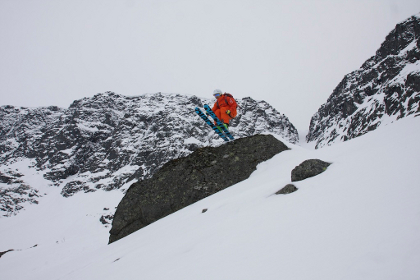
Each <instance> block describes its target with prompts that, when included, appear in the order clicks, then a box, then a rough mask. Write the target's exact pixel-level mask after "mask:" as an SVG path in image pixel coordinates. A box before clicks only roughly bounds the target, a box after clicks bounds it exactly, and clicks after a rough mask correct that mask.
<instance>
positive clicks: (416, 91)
mask: <svg viewBox="0 0 420 280" xmlns="http://www.w3.org/2000/svg"><path fill="white" fill-rule="evenodd" d="M419 38H420V14H417V15H415V16H413V17H411V18H409V19H407V20H406V21H404V22H402V23H400V24H398V25H397V26H396V27H395V29H394V30H392V31H391V32H390V33H389V35H388V36H387V37H386V39H385V41H384V42H383V43H382V45H381V47H380V48H379V49H378V51H377V52H376V55H375V56H373V57H371V58H370V59H368V60H367V61H366V62H365V63H364V64H363V65H362V67H361V68H360V69H358V70H356V71H354V72H352V73H350V74H348V75H346V76H345V77H344V79H343V80H342V81H341V82H340V84H339V85H338V86H337V87H336V88H335V89H334V91H333V93H332V94H331V96H330V97H329V98H328V100H327V102H326V103H325V104H323V105H322V106H321V107H320V108H319V110H318V112H317V113H316V114H315V115H314V116H313V117H312V119H311V122H310V127H309V133H308V135H307V137H306V139H307V141H308V142H310V141H316V147H317V148H319V147H323V146H325V145H330V144H332V143H334V142H337V141H346V140H349V139H352V138H355V137H357V136H360V135H363V134H365V133H367V132H368V131H371V130H374V129H376V128H377V127H378V126H380V125H381V124H384V123H389V122H392V121H395V120H398V119H400V118H403V117H406V116H409V115H412V114H416V115H418V114H419V113H420V105H419V104H420V39H419Z"/></svg>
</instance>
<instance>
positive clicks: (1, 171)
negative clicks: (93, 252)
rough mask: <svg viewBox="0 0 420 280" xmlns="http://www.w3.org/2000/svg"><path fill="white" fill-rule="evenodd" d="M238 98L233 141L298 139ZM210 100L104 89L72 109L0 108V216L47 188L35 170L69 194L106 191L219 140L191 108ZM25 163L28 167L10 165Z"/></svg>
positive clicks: (283, 123) (274, 117)
mask: <svg viewBox="0 0 420 280" xmlns="http://www.w3.org/2000/svg"><path fill="white" fill-rule="evenodd" d="M237 101H238V104H239V105H240V107H241V108H240V110H239V116H238V117H237V118H236V119H235V120H234V121H232V124H231V131H232V133H233V135H235V137H236V138H241V137H245V136H250V135H254V134H258V133H262V132H265V133H274V134H277V135H280V136H281V137H284V138H285V139H286V140H287V141H289V142H291V143H297V142H298V141H299V138H298V133H297V130H296V129H295V127H294V126H293V124H291V123H290V121H289V120H288V118H287V117H286V116H284V115H282V114H280V113H279V112H278V111H277V110H275V109H274V108H272V107H271V106H270V105H269V104H268V103H267V102H265V101H255V100H253V99H251V98H243V99H238V100H237ZM213 102H214V100H211V99H205V98H199V97H196V96H184V95H180V94H162V93H156V94H146V95H142V96H136V97H127V96H123V95H119V94H115V93H112V92H106V93H103V94H97V95H95V96H94V97H92V98H83V99H80V100H76V101H74V102H73V104H71V105H70V107H69V108H68V109H61V108H57V107H53V106H52V107H47V108H16V107H13V106H2V107H0V194H1V199H0V213H1V216H11V215H14V214H16V213H18V212H19V211H20V210H22V208H23V207H24V205H26V204H28V203H33V204H36V203H38V202H40V201H41V200H42V199H43V196H44V193H45V192H43V191H41V190H40V188H37V187H35V186H33V185H32V181H28V180H26V179H25V178H26V177H27V176H36V175H38V176H39V177H40V178H39V180H41V181H43V182H44V183H45V184H46V185H50V186H51V187H56V188H59V189H60V190H61V194H62V195H63V196H65V197H70V196H72V195H74V194H75V193H77V192H79V191H82V192H85V193H88V192H95V191H98V190H106V191H109V190H113V189H121V187H122V186H123V185H124V184H125V183H127V182H129V181H131V182H134V181H135V180H138V179H143V178H146V177H148V176H150V175H152V174H153V173H154V172H155V171H156V170H157V169H158V168H160V167H161V166H162V165H163V164H164V163H165V162H167V161H169V160H170V159H173V158H178V157H181V156H186V155H188V154H189V153H191V152H192V151H194V150H195V149H197V148H198V147H203V146H209V145H210V146H215V145H220V144H222V143H223V140H221V139H220V137H219V136H217V135H216V134H215V133H214V132H213V131H212V130H211V129H210V128H209V127H207V124H205V123H204V122H203V121H202V120H201V119H200V118H199V117H198V116H197V115H196V114H195V113H194V108H195V107H196V106H199V107H202V106H203V104H204V103H208V104H213ZM27 159H29V160H30V161H28V160H27ZM20 161H24V162H25V164H26V165H25V166H23V167H22V168H24V170H25V172H23V171H22V170H21V168H20V167H13V168H12V167H11V166H12V165H13V164H15V163H17V162H20ZM19 166H22V165H21V164H20V165H19ZM28 167H29V168H28ZM44 179H45V180H44ZM107 215H110V214H109V213H108V214H106V215H105V216H107Z"/></svg>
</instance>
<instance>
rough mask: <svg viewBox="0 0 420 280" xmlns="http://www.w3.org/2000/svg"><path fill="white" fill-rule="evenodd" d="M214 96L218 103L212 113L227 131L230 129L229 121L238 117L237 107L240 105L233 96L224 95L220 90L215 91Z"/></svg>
mask: <svg viewBox="0 0 420 280" xmlns="http://www.w3.org/2000/svg"><path fill="white" fill-rule="evenodd" d="M213 96H214V97H216V102H215V103H214V105H213V108H212V111H213V112H214V113H215V114H216V116H217V118H219V120H220V121H221V122H222V123H223V125H224V126H225V127H226V129H227V128H228V127H229V121H230V120H231V119H233V118H234V117H236V114H237V111H236V107H237V106H238V105H237V104H236V101H235V99H234V98H233V96H232V95H231V94H229V93H224V94H223V93H222V91H221V90H220V89H215V90H214V91H213Z"/></svg>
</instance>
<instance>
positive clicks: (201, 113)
mask: <svg viewBox="0 0 420 280" xmlns="http://www.w3.org/2000/svg"><path fill="white" fill-rule="evenodd" d="M195 112H196V113H197V115H199V116H200V117H201V118H202V119H203V120H204V121H205V122H206V123H207V124H208V125H209V126H210V127H211V128H212V129H213V130H214V132H216V133H217V134H218V135H219V136H220V137H221V138H222V139H223V140H225V141H226V142H229V139H228V138H227V137H226V135H224V134H223V132H221V131H220V130H219V129H218V128H217V126H215V125H214V123H213V122H212V121H211V120H210V119H209V118H207V116H206V114H204V113H203V112H202V111H201V110H200V109H199V108H198V107H196V108H195Z"/></svg>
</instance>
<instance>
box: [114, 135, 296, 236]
mask: <svg viewBox="0 0 420 280" xmlns="http://www.w3.org/2000/svg"><path fill="white" fill-rule="evenodd" d="M287 149H288V148H287V146H286V145H284V144H283V143H282V142H280V141H279V140H277V139H276V138H274V137H273V136H271V135H255V136H251V137H246V138H241V139H238V140H235V141H233V142H230V143H227V144H225V145H222V146H219V147H204V148H201V149H198V150H196V151H195V152H193V153H192V154H191V155H189V156H187V157H183V158H178V159H175V160H171V161H169V162H168V163H166V164H165V165H164V166H163V167H162V168H161V169H160V170H159V171H157V172H156V173H155V174H154V176H153V177H152V178H149V179H146V180H143V181H139V182H138V183H135V184H133V185H132V186H131V187H130V188H129V189H128V191H127V193H126V195H125V196H124V198H123V199H122V200H121V202H120V203H119V205H118V207H117V210H116V212H115V216H114V220H113V222H112V229H111V230H110V234H111V235H110V238H109V242H110V243H111V242H114V241H116V240H118V239H120V238H122V237H124V236H127V235H128V234H131V233H132V232H134V231H136V230H138V229H141V228H142V227H145V226H147V225H149V224H150V223H153V222H155V221H157V220H158V219H160V218H163V217H165V216H167V215H169V214H171V213H173V212H175V211H177V210H179V209H182V208H184V207H186V206H188V205H190V204H192V203H194V202H196V201H199V200H201V199H203V198H205V197H207V196H209V195H212V194H214V193H216V192H218V191H221V190H223V189H225V188H227V187H229V186H232V185H234V184H236V183H238V182H241V181H243V180H245V179H247V178H248V177H249V176H250V175H251V173H252V172H253V171H254V170H256V167H257V165H258V164H259V163H261V162H263V161H266V160H268V159H270V158H271V157H273V156H274V155H276V154H278V153H280V152H282V151H284V150H287Z"/></svg>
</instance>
